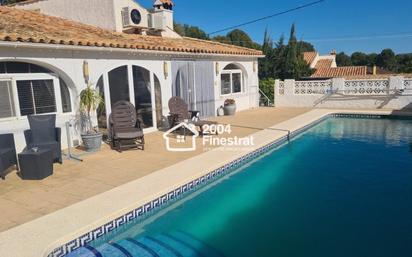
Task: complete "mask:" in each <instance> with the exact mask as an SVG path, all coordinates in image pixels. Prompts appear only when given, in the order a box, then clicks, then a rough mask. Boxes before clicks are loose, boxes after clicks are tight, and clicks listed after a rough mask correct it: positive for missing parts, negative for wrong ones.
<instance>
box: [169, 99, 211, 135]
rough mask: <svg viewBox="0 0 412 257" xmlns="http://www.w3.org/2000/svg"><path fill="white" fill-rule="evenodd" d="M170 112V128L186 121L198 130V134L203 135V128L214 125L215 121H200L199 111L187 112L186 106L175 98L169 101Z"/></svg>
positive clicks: (182, 101) (181, 100)
mask: <svg viewBox="0 0 412 257" xmlns="http://www.w3.org/2000/svg"><path fill="white" fill-rule="evenodd" d="M169 110H170V122H171V124H170V127H171V128H172V127H174V126H176V125H178V124H180V123H181V122H185V121H188V122H189V123H191V124H193V125H195V126H196V127H198V128H199V129H200V133H201V134H203V126H205V125H215V124H217V122H215V121H207V120H200V119H199V116H200V113H199V111H192V110H189V107H188V104H187V103H186V102H185V101H184V100H183V99H182V98H180V97H178V96H175V97H172V98H170V100H169Z"/></svg>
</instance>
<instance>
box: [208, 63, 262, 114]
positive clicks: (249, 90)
mask: <svg viewBox="0 0 412 257" xmlns="http://www.w3.org/2000/svg"><path fill="white" fill-rule="evenodd" d="M257 61H258V60H257V59H253V60H251V61H250V60H249V61H236V60H233V61H227V60H221V61H216V62H215V63H214V65H215V67H214V68H215V99H216V101H215V103H216V106H215V109H216V110H218V109H219V108H220V107H221V106H223V104H224V102H225V100H226V99H234V100H235V101H236V107H237V110H238V111H243V110H248V109H251V108H257V107H259V97H260V95H259V76H258V74H259V72H258V65H257ZM216 63H219V64H218V66H219V74H217V73H216ZM232 63H234V64H236V65H238V66H239V67H240V68H241V69H242V73H243V91H242V93H236V94H229V95H221V79H220V75H221V74H222V71H223V69H224V68H225V67H226V66H227V65H229V64H232ZM254 66H255V67H254Z"/></svg>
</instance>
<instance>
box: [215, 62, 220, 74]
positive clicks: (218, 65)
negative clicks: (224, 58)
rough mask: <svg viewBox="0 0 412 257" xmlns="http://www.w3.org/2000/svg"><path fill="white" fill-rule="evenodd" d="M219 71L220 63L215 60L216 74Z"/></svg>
mask: <svg viewBox="0 0 412 257" xmlns="http://www.w3.org/2000/svg"><path fill="white" fill-rule="evenodd" d="M219 73H220V64H219V63H218V62H216V76H219Z"/></svg>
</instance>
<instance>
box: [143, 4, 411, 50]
mask: <svg viewBox="0 0 412 257" xmlns="http://www.w3.org/2000/svg"><path fill="white" fill-rule="evenodd" d="M137 1H138V2H140V3H142V4H143V5H144V6H146V7H148V6H150V5H151V4H152V3H153V1H152V0H137ZM312 1H314V0H270V1H250V0H207V1H202V0H175V3H176V6H175V21H177V22H180V23H187V24H190V25H196V26H199V27H201V28H202V29H204V30H205V31H206V32H212V31H216V30H219V29H222V28H225V27H228V26H232V25H237V24H239V23H243V22H245V21H249V20H253V19H256V18H260V17H263V16H266V15H271V14H273V13H276V12H279V11H284V10H287V9H290V8H294V7H296V6H299V5H302V4H306V3H309V2H312ZM411 10H412V1H410V0H391V1H388V0H326V1H325V2H323V3H320V4H319V5H316V6H312V7H308V8H306V9H302V10H298V11H295V12H292V13H288V14H285V15H282V16H278V17H275V18H272V19H268V20H265V21H261V22H258V23H256V24H253V25H247V26H245V27H242V28H241V29H243V30H245V31H246V32H247V33H248V34H249V35H250V36H251V37H252V38H253V39H254V40H255V41H257V42H259V43H260V42H261V41H262V39H263V33H264V30H265V28H268V30H269V32H270V33H271V35H272V36H273V38H274V39H275V40H277V39H278V38H279V37H280V35H282V34H284V35H285V36H287V37H288V36H289V30H290V26H291V24H292V23H293V22H294V23H295V24H296V27H297V33H298V37H299V38H300V39H303V40H306V41H309V42H311V43H313V44H314V45H315V47H316V49H317V50H318V51H320V52H321V53H328V52H330V51H331V50H332V49H336V50H337V51H338V52H340V51H345V52H347V53H352V52H354V51H362V52H367V53H370V52H380V51H381V50H382V49H384V48H392V49H393V50H394V51H395V52H397V53H408V52H412V13H411ZM225 33H226V32H225ZM223 34H224V33H223Z"/></svg>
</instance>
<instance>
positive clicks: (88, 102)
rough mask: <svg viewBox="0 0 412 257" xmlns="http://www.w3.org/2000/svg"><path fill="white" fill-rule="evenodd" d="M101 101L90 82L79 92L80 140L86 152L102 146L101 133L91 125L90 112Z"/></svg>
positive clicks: (94, 109) (96, 149)
mask: <svg viewBox="0 0 412 257" xmlns="http://www.w3.org/2000/svg"><path fill="white" fill-rule="evenodd" d="M102 103H103V98H102V97H101V95H100V93H99V92H98V91H97V90H95V89H94V88H93V87H92V85H91V84H89V85H88V86H87V88H86V89H84V90H83V91H82V92H81V93H80V112H81V114H82V115H81V116H82V128H83V129H82V134H81V137H82V141H83V145H84V147H85V148H86V151H87V152H97V151H99V150H100V148H101V146H102V138H103V134H102V133H100V132H99V131H98V130H97V128H96V127H93V123H92V118H91V114H92V112H95V111H96V109H97V108H98V107H99V106H100V105H101V104H102Z"/></svg>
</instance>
